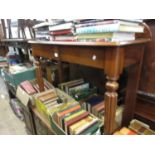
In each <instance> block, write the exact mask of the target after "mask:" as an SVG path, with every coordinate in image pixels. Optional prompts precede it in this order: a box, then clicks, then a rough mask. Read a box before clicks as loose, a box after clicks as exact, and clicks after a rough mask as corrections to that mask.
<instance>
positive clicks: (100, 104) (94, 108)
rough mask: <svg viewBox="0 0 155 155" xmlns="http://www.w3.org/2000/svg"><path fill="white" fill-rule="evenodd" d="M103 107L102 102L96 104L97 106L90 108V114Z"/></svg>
mask: <svg viewBox="0 0 155 155" xmlns="http://www.w3.org/2000/svg"><path fill="white" fill-rule="evenodd" d="M102 105H104V101H101V102H100V103H98V104H97V105H95V106H93V107H92V113H93V114H95V111H96V109H97V108H98V107H100V106H102Z"/></svg>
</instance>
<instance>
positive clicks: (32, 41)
mask: <svg viewBox="0 0 155 155" xmlns="http://www.w3.org/2000/svg"><path fill="white" fill-rule="evenodd" d="M149 41H150V39H137V40H133V41H121V42H76V41H74V42H67V41H37V40H29V41H28V43H30V44H41V45H62V46H65V45H67V46H126V45H132V44H143V43H147V42H149Z"/></svg>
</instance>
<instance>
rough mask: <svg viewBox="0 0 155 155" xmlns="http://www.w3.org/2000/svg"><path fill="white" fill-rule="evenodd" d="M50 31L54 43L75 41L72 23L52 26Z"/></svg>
mask: <svg viewBox="0 0 155 155" xmlns="http://www.w3.org/2000/svg"><path fill="white" fill-rule="evenodd" d="M49 31H50V35H51V36H52V37H51V38H52V39H51V40H53V41H75V37H74V23H73V22H72V21H69V22H63V23H59V24H55V25H50V26H49Z"/></svg>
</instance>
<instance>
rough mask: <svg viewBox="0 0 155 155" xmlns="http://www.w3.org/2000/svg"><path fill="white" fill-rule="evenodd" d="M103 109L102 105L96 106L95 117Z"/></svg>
mask: <svg viewBox="0 0 155 155" xmlns="http://www.w3.org/2000/svg"><path fill="white" fill-rule="evenodd" d="M104 109H105V104H104V103H103V104H102V105H100V106H98V107H97V108H95V109H94V114H95V116H98V115H99V113H100V112H101V111H104Z"/></svg>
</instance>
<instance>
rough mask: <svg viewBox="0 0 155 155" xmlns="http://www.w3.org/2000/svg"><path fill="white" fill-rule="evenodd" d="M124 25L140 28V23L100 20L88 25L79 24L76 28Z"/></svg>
mask: <svg viewBox="0 0 155 155" xmlns="http://www.w3.org/2000/svg"><path fill="white" fill-rule="evenodd" d="M116 23H119V24H123V25H130V26H139V24H140V23H139V22H135V21H131V20H118V19H116V20H99V21H95V22H91V21H90V22H88V23H83V24H77V25H75V27H76V28H79V27H88V26H97V25H105V24H116Z"/></svg>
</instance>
